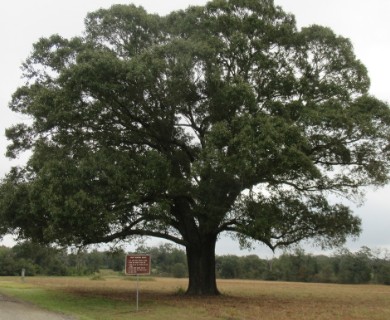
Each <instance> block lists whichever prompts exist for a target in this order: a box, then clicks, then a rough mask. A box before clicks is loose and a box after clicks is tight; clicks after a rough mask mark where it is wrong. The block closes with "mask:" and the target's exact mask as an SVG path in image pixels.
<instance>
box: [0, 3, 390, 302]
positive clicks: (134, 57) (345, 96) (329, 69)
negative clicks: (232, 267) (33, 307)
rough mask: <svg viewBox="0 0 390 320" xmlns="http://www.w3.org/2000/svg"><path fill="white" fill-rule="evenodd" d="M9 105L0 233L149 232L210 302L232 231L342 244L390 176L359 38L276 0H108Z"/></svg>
mask: <svg viewBox="0 0 390 320" xmlns="http://www.w3.org/2000/svg"><path fill="white" fill-rule="evenodd" d="M23 67H24V71H25V79H26V84H25V85H24V86H22V87H20V88H18V89H17V90H16V92H15V93H14V95H13V97H12V101H11V103H10V108H11V109H12V110H13V111H15V112H18V113H21V114H24V115H27V116H29V117H30V118H31V121H30V122H27V123H22V124H17V125H15V126H13V127H11V128H9V129H8V130H7V132H6V135H7V137H8V138H9V139H10V140H11V144H10V145H9V147H8V152H7V155H8V156H9V157H16V156H17V154H18V153H19V152H20V151H24V150H31V151H32V153H31V157H30V159H29V161H28V163H27V164H26V166H24V167H23V168H13V169H12V170H11V172H10V173H9V174H8V175H7V176H6V177H5V178H4V179H3V181H2V184H1V188H0V217H1V220H2V221H3V223H2V225H1V226H0V228H1V229H0V231H1V232H2V233H6V232H16V233H17V234H18V235H19V236H20V237H21V238H32V239H36V240H40V241H43V242H54V243H60V244H73V245H85V244H90V243H98V242H111V241H116V240H124V241H130V240H131V239H132V237H135V236H153V237H160V238H164V239H168V240H171V241H173V242H175V243H178V244H180V245H183V246H185V247H186V251H187V258H188V266H189V278H190V283H189V289H188V292H189V293H192V294H214V293H217V292H218V290H217V288H216V285H215V256H214V249H215V243H216V241H217V238H218V236H219V235H220V234H221V233H222V232H231V233H233V234H235V235H236V236H237V238H238V239H239V240H240V241H241V242H242V243H247V242H248V241H251V240H255V241H260V242H262V243H264V244H265V245H267V246H268V247H270V248H271V249H272V250H275V249H276V248H278V247H285V246H288V245H290V244H293V243H297V242H299V241H302V240H305V239H314V241H316V242H317V243H319V244H321V245H324V246H332V245H338V244H342V243H344V242H345V240H346V237H348V236H357V235H358V234H359V232H360V219H359V218H358V217H356V216H354V215H353V214H352V212H351V210H350V209H349V208H348V207H347V206H346V205H344V204H341V203H333V201H330V200H329V196H330V195H332V194H336V195H341V196H343V197H347V198H348V197H349V198H352V197H356V196H359V194H360V193H361V190H362V187H364V186H368V185H375V186H381V185H384V184H386V183H387V182H388V179H389V163H390V162H389V155H390V148H389V141H390V126H389V125H390V111H389V106H388V105H387V104H386V103H385V102H382V101H380V100H378V99H376V98H375V97H373V96H371V95H369V93H368V90H369V83H370V81H369V78H368V75H367V70H366V68H365V67H364V65H363V64H362V63H361V62H360V61H359V60H358V59H357V58H356V56H355V55H354V53H353V48H352V45H351V42H350V41H349V40H348V39H346V38H344V37H341V36H338V35H335V34H334V33H333V31H332V30H330V29H329V28H326V27H322V26H318V25H313V26H309V27H306V28H302V29H301V30H298V29H297V27H296V24H295V19H294V16H293V15H291V14H287V13H285V12H284V11H283V10H282V9H281V8H280V7H277V6H275V5H274V4H273V1H272V0H214V1H211V2H209V3H208V4H207V5H205V6H199V7H189V8H188V9H187V10H185V11H177V12H172V13H171V14H169V15H167V16H164V17H161V16H158V15H151V14H148V13H147V12H146V11H145V10H144V9H143V8H142V7H136V6H134V5H114V6H112V7H111V8H109V9H100V10H98V11H96V12H92V13H90V14H88V16H87V18H86V20H85V33H84V35H83V36H80V37H75V38H72V39H65V38H63V37H61V36H60V35H53V36H51V37H49V38H43V39H40V40H39V41H38V42H37V43H35V44H34V48H33V52H32V54H31V56H30V57H29V58H28V59H27V60H26V62H25V63H24V65H23Z"/></svg>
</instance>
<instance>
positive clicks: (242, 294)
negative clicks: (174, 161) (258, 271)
mask: <svg viewBox="0 0 390 320" xmlns="http://www.w3.org/2000/svg"><path fill="white" fill-rule="evenodd" d="M129 279H130V278H122V277H105V278H100V280H91V279H90V278H76V277H31V278H26V281H25V282H24V283H22V282H21V280H20V278H12V277H0V292H1V293H4V294H7V295H10V296H14V297H18V298H20V299H23V300H27V301H30V302H33V303H34V304H37V305H39V306H41V307H44V308H46V309H49V310H54V311H60V312H63V313H66V314H69V315H73V316H75V317H76V318H77V319H94V320H95V319H104V320H106V319H107V320H108V319H134V320H137V319H142V320H149V319H156V320H157V319H159V320H164V319H170V320H171V319H174V320H182V319H183V320H187V319H200V320H203V319H204V320H212V319H223V320H235V319H245V320H251V319H253V320H254V319H256V320H257V319H264V320H268V319H275V320H287V319H288V320H291V319H303V320H304V319H313V320H314V319H315V320H320V319H323V320H329V319H332V320H334V319H359V320H360V319H378V320H379V319H381V320H387V319H390V286H379V285H333V284H307V283H287V282H264V281H242V280H220V281H219V282H218V286H219V288H220V290H221V292H222V293H223V295H222V296H220V297H206V298H193V297H186V296H183V295H182V294H181V293H182V292H183V290H184V289H185V288H186V285H187V280H180V279H166V278H151V279H149V281H140V282H139V289H140V304H139V311H138V312H137V311H136V294H135V292H136V282H135V281H129Z"/></svg>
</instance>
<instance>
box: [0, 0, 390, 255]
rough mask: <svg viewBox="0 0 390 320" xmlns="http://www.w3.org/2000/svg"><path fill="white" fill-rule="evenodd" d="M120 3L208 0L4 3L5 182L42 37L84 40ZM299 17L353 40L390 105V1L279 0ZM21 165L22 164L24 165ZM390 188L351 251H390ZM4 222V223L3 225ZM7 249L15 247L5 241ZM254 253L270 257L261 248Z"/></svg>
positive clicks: (0, 89)
mask: <svg viewBox="0 0 390 320" xmlns="http://www.w3.org/2000/svg"><path fill="white" fill-rule="evenodd" d="M117 3H124V4H128V3H134V4H136V5H142V6H143V7H144V8H145V9H146V10H147V11H148V12H151V13H159V14H161V15H164V14H167V13H169V12H170V11H172V10H177V9H185V8H187V7H188V6H189V5H203V4H205V3H206V1H204V0H169V1H163V0H143V1H141V0H138V1H135V0H133V1H131V0H130V1H123V0H116V1H115V0H83V1H79V0H67V1H65V0H2V1H1V2H0V39H1V50H0V66H1V69H0V79H1V80H0V177H2V176H4V174H5V173H6V172H7V171H8V170H9V168H10V166H11V165H15V164H17V161H10V160H8V159H7V158H6V157H5V156H4V154H5V150H6V145H7V141H6V139H5V136H4V130H5V128H7V127H10V126H11V125H12V124H15V123H18V122H20V121H21V120H23V118H21V116H20V115H15V114H12V113H11V112H10V111H9V109H8V102H9V101H10V98H11V95H12V93H13V92H14V91H15V89H16V88H17V87H18V86H19V85H21V84H22V82H21V71H20V66H21V63H22V62H23V61H24V60H25V58H26V57H27V56H28V55H29V53H30V52H31V48H32V44H33V43H34V42H36V41H37V40H38V39H39V38H40V37H47V36H49V35H51V34H56V33H58V34H60V35H61V36H64V37H72V36H76V35H80V34H81V32H82V31H83V20H84V18H85V16H86V14H87V13H88V12H90V11H94V10H96V9H98V8H101V7H103V8H108V7H110V6H111V5H112V4H117ZM275 3H276V4H277V5H280V6H282V7H283V9H284V10H285V11H288V12H291V13H293V14H294V15H295V17H296V20H297V24H298V26H299V27H301V26H306V25H310V24H319V25H324V26H328V27H330V28H332V29H333V30H334V32H335V33H337V34H340V35H343V36H345V37H348V38H350V39H351V41H352V43H353V45H354V48H355V53H356V55H357V57H358V58H359V59H360V60H361V61H362V62H363V63H364V64H365V65H366V67H367V69H368V72H369V75H370V78H371V90H370V91H371V94H373V95H375V96H376V97H378V98H380V99H382V100H385V101H387V102H390V85H389V80H388V78H389V75H390V58H389V57H390V1H389V0H370V1H368V0H275ZM19 161H20V160H19ZM389 196H390V187H385V188H383V189H379V190H369V191H368V192H367V195H366V201H365V203H364V205H363V206H361V207H358V208H355V207H354V211H355V214H356V215H358V216H359V217H361V218H362V220H363V233H362V234H361V236H360V238H359V240H358V241H356V242H348V244H347V246H348V247H349V248H350V249H351V250H356V249H357V248H359V247H361V246H364V245H365V246H369V247H371V248H379V247H382V248H389V249H390V200H389ZM0 223H1V222H0ZM4 243H5V244H11V243H12V242H11V241H10V240H9V238H6V240H5V242H4ZM217 253H218V254H243V253H246V251H245V252H242V251H239V247H238V245H237V244H236V243H235V242H234V241H230V240H227V239H222V240H220V241H219V242H218V245H217ZM251 253H255V254H259V255H269V254H270V251H269V250H267V249H265V248H264V247H262V246H259V247H257V248H256V249H255V250H254V251H252V252H251Z"/></svg>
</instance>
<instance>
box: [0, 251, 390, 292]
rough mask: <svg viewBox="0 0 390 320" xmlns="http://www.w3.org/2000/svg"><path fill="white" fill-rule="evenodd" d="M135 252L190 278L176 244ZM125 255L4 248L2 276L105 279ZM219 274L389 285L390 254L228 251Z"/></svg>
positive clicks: (157, 269) (167, 272) (160, 272)
mask: <svg viewBox="0 0 390 320" xmlns="http://www.w3.org/2000/svg"><path fill="white" fill-rule="evenodd" d="M31 249H34V250H31ZM136 253H146V254H150V255H151V257H152V275H153V276H159V277H174V278H185V277H187V276H188V269H187V262H186V255H185V252H184V251H182V250H180V249H178V248H176V247H174V246H173V245H172V244H161V245H160V246H158V247H145V246H141V247H139V248H137V250H136ZM125 255H126V253H125V251H123V250H122V249H119V250H118V249H117V250H115V251H112V250H110V251H97V250H96V249H94V250H91V251H85V250H84V251H78V252H70V251H69V252H68V253H66V252H65V251H64V250H58V249H53V248H50V247H40V246H38V245H36V244H30V243H23V244H21V245H16V246H15V247H13V248H7V247H0V276H8V275H11V276H16V275H20V273H21V270H22V268H24V269H25V270H26V275H27V276H34V275H59V276H62V275H93V278H92V279H96V280H100V279H105V276H107V275H109V276H118V275H123V274H124V270H123V269H124V260H125V259H124V257H125ZM113 267H114V269H113ZM108 269H112V270H113V271H117V272H113V271H111V272H109V270H108ZM216 274H217V277H218V278H221V279H252V280H274V281H275V280H277V281H294V282H324V283H350V284H362V283H373V284H386V285H390V256H389V252H388V251H386V250H371V249H369V248H367V247H363V248H361V249H360V250H359V251H357V252H350V251H349V250H347V249H340V250H338V251H336V252H335V253H334V254H333V255H331V256H324V255H311V254H307V253H305V252H304V251H303V250H302V249H296V250H294V251H291V252H284V253H283V254H282V255H280V256H279V257H276V258H273V259H271V260H264V259H261V258H259V257H258V256H257V255H248V256H236V255H223V256H217V257H216Z"/></svg>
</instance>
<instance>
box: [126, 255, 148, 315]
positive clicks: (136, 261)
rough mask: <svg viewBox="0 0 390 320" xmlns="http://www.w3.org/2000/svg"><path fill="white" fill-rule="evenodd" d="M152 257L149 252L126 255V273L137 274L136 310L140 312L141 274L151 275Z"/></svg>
mask: <svg viewBox="0 0 390 320" xmlns="http://www.w3.org/2000/svg"><path fill="white" fill-rule="evenodd" d="M150 269H151V259H150V255H148V254H128V255H127V256H126V263H125V274H126V275H128V276H137V295H136V310H137V312H138V301H139V290H138V287H139V286H138V281H139V276H140V275H144V276H146V275H150Z"/></svg>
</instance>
